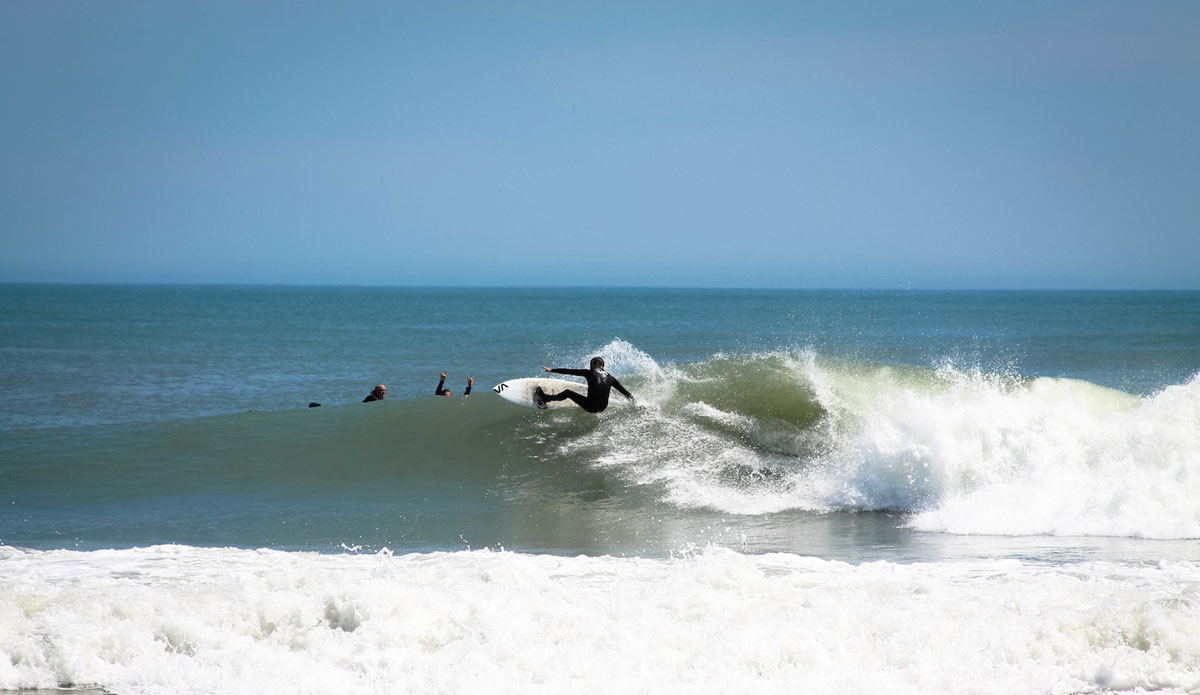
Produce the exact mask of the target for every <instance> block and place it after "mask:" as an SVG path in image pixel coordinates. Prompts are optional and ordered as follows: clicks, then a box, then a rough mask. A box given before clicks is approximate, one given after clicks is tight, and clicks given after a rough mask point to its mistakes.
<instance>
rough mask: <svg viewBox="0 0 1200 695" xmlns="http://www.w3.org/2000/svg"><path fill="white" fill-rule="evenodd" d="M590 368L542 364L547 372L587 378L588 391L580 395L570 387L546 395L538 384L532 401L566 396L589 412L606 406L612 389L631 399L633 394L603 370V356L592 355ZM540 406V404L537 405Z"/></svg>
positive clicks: (562, 398)
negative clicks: (569, 367) (557, 366)
mask: <svg viewBox="0 0 1200 695" xmlns="http://www.w3.org/2000/svg"><path fill="white" fill-rule="evenodd" d="M590 366H591V368H590V369H551V368H549V367H546V366H543V367H542V369H545V370H546V371H548V372H554V373H555V374H570V375H571V376H581V377H583V378H584V379H587V385H588V391H587V395H586V396H581V395H579V394H578V393H575V392H574V391H572V390H571V389H563V390H562V391H560V392H558V393H556V394H554V395H553V396H551V395H548V394H547V393H546V392H545V391H543V390H542V387H541V386H539V387H537V388H536V389H534V391H533V402H534V403H535V404H536V403H537V402H538V401H539V400H541V402H542V403H543V404H545V403H546V402H547V401H561V400H564V399H567V398H570V399H571V400H573V401H575V403H576V404H577V405H578V406H579V407H580V408H583V409H584V410H586V411H588V412H589V413H599V412H600V411H602V410H604V409H605V408H607V407H608V394H609V391H611V390H612V389H614V388H615V389H616V390H618V391H620V392H621V393H622V394H623V395H624V396H625V397H626V398H628V399H629V400H631V401H632V400H633V394H631V393H629V392H628V391H626V390H625V387H624V386H622V385H621V382H619V381H617V378H616V377H614V376H613V375H612V374H609V373H608V372H606V371H604V358H603V357H593V358H592V361H591V363H590ZM539 407H541V406H539Z"/></svg>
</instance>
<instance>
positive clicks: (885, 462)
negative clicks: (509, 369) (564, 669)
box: [567, 341, 1200, 539]
mask: <svg viewBox="0 0 1200 695" xmlns="http://www.w3.org/2000/svg"><path fill="white" fill-rule="evenodd" d="M598 352H599V353H602V354H605V355H606V356H609V355H612V356H613V357H612V358H610V359H613V360H614V361H615V362H616V363H617V364H628V365H636V366H637V373H636V377H635V378H631V379H628V381H629V382H630V383H631V384H632V385H633V386H634V387H635V391H636V392H637V393H638V394H639V396H640V397H641V399H642V401H643V403H645V404H646V406H647V407H644V408H642V409H640V410H638V411H636V413H631V412H628V411H626V412H622V413H620V415H619V416H618V417H615V418H612V419H610V420H606V421H605V424H604V426H603V427H600V428H597V430H596V431H594V432H592V433H589V434H588V435H585V436H581V437H580V438H578V439H577V440H575V441H573V442H572V443H571V446H570V447H568V448H567V451H568V452H571V451H575V452H587V451H592V452H597V453H595V454H594V457H593V459H592V462H593V463H594V465H596V466H600V467H605V468H608V469H613V470H616V471H619V472H620V474H622V475H625V476H627V477H628V478H629V479H631V480H634V481H636V482H637V483H639V484H644V485H652V486H658V487H660V488H661V489H662V490H663V495H664V496H665V498H666V499H668V500H669V501H670V502H672V503H673V504H676V505H680V506H684V507H707V508H712V509H717V510H720V511H723V512H726V513H732V514H768V513H772V512H780V511H784V510H790V509H801V510H807V511H815V512H823V511H833V510H852V511H855V510H892V511H897V512H903V513H905V514H908V515H910V523H911V524H912V525H913V526H915V527H916V528H918V529H922V530H927V531H938V532H948V533H956V534H996V535H1064V536H1066V535H1090V536H1125V537H1140V538H1161V539H1182V538H1200V375H1197V376H1195V377H1193V378H1192V379H1191V380H1189V381H1188V382H1187V383H1184V384H1179V385H1175V386H1171V387H1168V388H1166V389H1164V390H1162V391H1161V392H1159V393H1157V394H1154V395H1152V396H1149V397H1139V396H1133V395H1130V394H1127V393H1123V392H1121V391H1117V390H1114V389H1110V388H1106V387H1102V386H1098V385H1095V384H1091V383H1088V382H1085V381H1079V380H1073V379H1061V378H1045V377H1042V378H1024V377H1021V376H1019V375H1015V374H1004V373H988V372H984V371H982V370H980V369H978V368H969V369H963V368H959V367H956V366H955V365H953V364H950V363H947V364H945V365H942V366H940V367H938V368H933V369H922V368H917V367H909V366H880V365H864V364H856V363H852V362H847V361H844V360H836V359H829V358H822V357H821V356H819V355H817V354H816V353H814V352H813V351H809V350H801V351H794V352H771V353H763V354H751V355H732V356H729V355H717V356H714V357H712V358H711V359H708V360H704V361H700V362H697V363H691V364H684V365H665V366H660V365H657V364H655V363H653V361H652V360H649V359H648V357H647V356H645V355H643V354H640V352H639V351H638V350H637V349H636V348H635V347H634V346H632V345H630V344H628V343H625V342H623V341H614V342H613V343H610V344H609V345H607V346H605V347H604V348H603V349H602V350H600V351H598Z"/></svg>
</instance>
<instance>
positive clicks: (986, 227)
mask: <svg viewBox="0 0 1200 695" xmlns="http://www.w3.org/2000/svg"><path fill="white" fill-rule="evenodd" d="M0 282H151V283H162V282H166V283H233V284H259V283H265V284H317V285H320V284H351V285H439V286H671V287H795V288H810V287H811V288H885V289H890V288H911V289H946V288H968V289H985V288H999V289H1004V288H1014V289H1022V288H1032V289H1037V288H1048V289H1060V288H1094V289H1200V3H1198V2H1194V1H1191V0H1179V1H1176V2H1164V1H1160V0H1146V1H1136V2H1135V1H1133V0H1129V1H1127V2H1110V1H1107V0H1086V1H1072V0H1064V1H1060V2H1044V1H1038V2H1003V3H994V2H962V1H961V0H953V1H950V0H947V1H930V0H914V1H912V2H893V1H891V0H879V1H877V2H863V1H857V0H849V1H845V2H803V1H798V0H797V1H788V2H732V1H731V2H707V1H705V0H697V1H695V2H678V3H672V2H654V1H649V2H639V3H626V2H619V1H603V2H571V1H555V2H515V3H501V2H477V3H476V2H428V3H405V2H333V1H332V0H330V1H328V2H310V1H304V0H299V1H291V0H289V1H286V2H282V1H281V2H276V1H272V0H256V1H252V2H243V1H240V0H239V1H236V2H231V1H225V0H204V1H199V0H197V1H195V2H183V1H174V0H168V1H166V2H164V1H163V0H145V1H144V0H121V1H120V2H111V1H108V0H103V1H92V0H61V1H57V2H43V1H40V0H7V1H6V2H0Z"/></svg>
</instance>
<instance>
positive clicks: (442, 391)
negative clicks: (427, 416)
mask: <svg viewBox="0 0 1200 695" xmlns="http://www.w3.org/2000/svg"><path fill="white" fill-rule="evenodd" d="M445 384H446V373H445V372H442V378H440V379H438V385H437V388H436V389H434V391H433V395H435V396H453V395H454V394H453V393H451V392H450V389H448V388H443V387H444V386H445ZM474 385H475V377H471V376H469V377H467V390H466V391H463V398H466V397H467V396H469V395H471V387H472V386H474Z"/></svg>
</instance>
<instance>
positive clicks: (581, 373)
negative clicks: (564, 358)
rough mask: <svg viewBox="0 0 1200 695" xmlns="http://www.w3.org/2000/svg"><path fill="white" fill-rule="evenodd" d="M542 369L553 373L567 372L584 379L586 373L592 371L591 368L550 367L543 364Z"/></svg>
mask: <svg viewBox="0 0 1200 695" xmlns="http://www.w3.org/2000/svg"><path fill="white" fill-rule="evenodd" d="M542 369H545V370H546V371H548V372H554V373H555V374H569V375H570V376H581V377H583V378H585V379H586V378H587V376H588V374H591V373H592V370H590V369H565V368H563V369H560V368H554V369H551V368H550V367H547V366H545V365H543V366H542Z"/></svg>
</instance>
